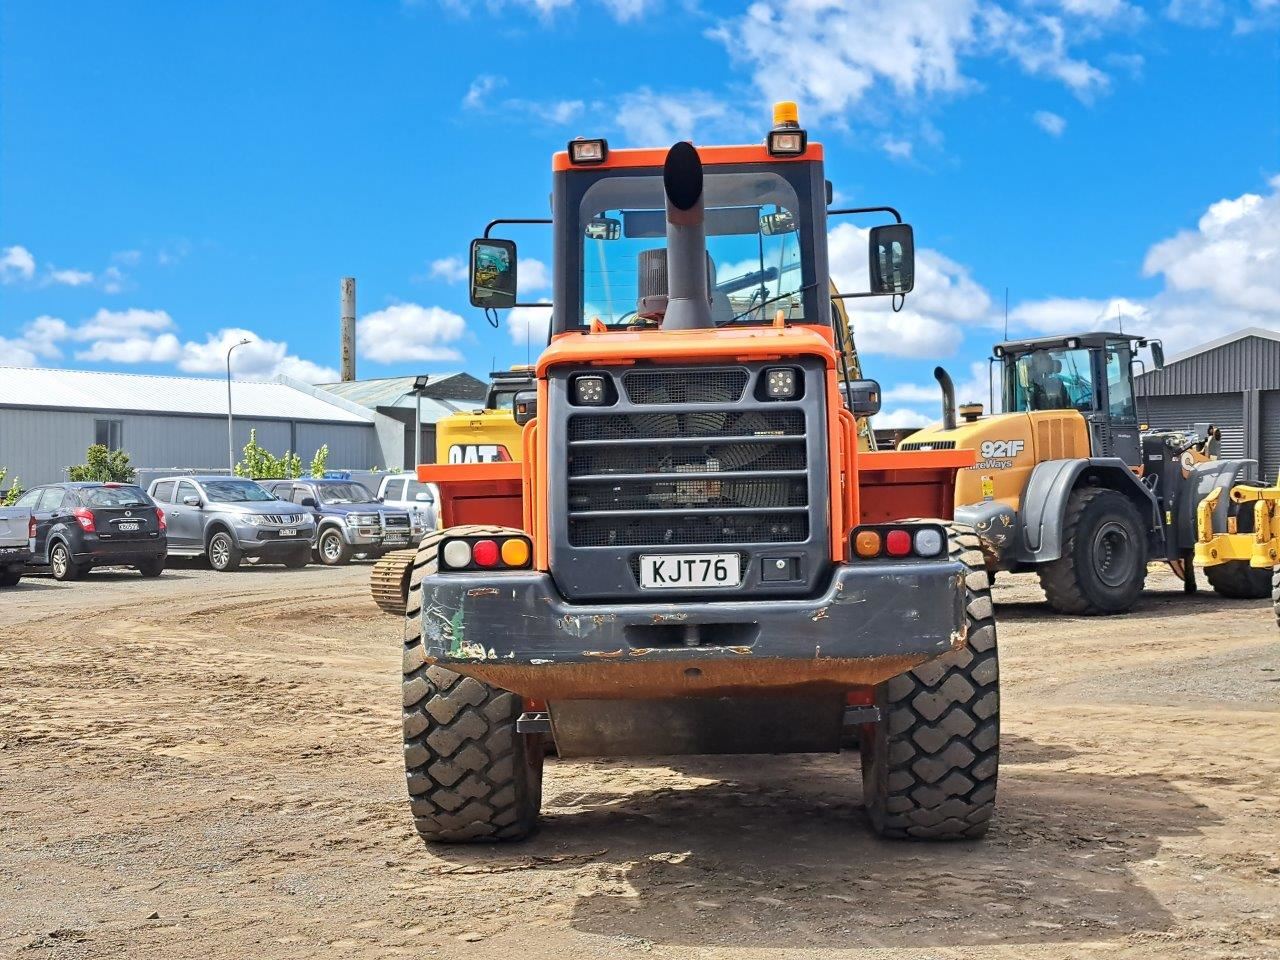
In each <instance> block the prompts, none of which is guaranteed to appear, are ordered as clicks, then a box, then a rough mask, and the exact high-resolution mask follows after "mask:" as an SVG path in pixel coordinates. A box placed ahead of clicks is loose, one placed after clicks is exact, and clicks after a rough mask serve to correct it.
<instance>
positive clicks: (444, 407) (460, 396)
mask: <svg viewBox="0 0 1280 960" xmlns="http://www.w3.org/2000/svg"><path fill="white" fill-rule="evenodd" d="M416 379H417V378H416V377H382V378H380V379H375V380H351V381H346V382H342V383H322V384H320V385H319V388H320V389H321V390H325V391H328V392H329V393H330V394H332V395H333V396H336V397H341V398H342V399H344V400H347V401H350V402H351V403H355V404H359V405H360V406H361V407H362V408H364V409H366V410H369V411H371V412H374V413H377V414H379V415H381V416H384V417H390V418H391V419H393V420H396V421H398V422H399V423H400V424H401V425H402V429H403V431H404V452H403V465H404V466H405V467H412V466H413V465H414V456H415V454H414V443H413V425H414V422H415V421H416V420H418V415H419V409H420V410H421V423H422V435H421V443H422V462H423V463H434V462H435V459H436V423H438V422H439V421H440V420H441V419H443V418H444V417H448V416H451V415H452V414H455V413H466V412H469V411H472V410H478V409H480V408H481V407H483V406H484V400H485V394H486V393H487V392H488V389H489V386H488V384H486V383H485V382H484V381H483V380H478V379H476V378H475V377H473V376H471V374H469V373H461V372H457V371H455V372H450V373H433V374H429V375H428V376H427V377H426V381H427V382H426V386H424V387H423V388H422V389H421V391H417V390H415V388H414V381H415V380H416ZM419 393H421V406H420V407H419V396H418V394H419Z"/></svg>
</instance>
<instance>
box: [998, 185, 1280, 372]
mask: <svg viewBox="0 0 1280 960" xmlns="http://www.w3.org/2000/svg"><path fill="white" fill-rule="evenodd" d="M1268 186H1269V187H1270V192H1269V193H1266V194H1265V195H1264V194H1254V193H1246V194H1242V195H1241V196H1238V197H1228V198H1225V199H1223V200H1219V201H1218V202H1216V203H1213V204H1211V205H1210V206H1209V207H1208V208H1207V209H1206V210H1205V213H1204V215H1203V216H1201V217H1200V220H1199V222H1198V223H1197V224H1196V228H1195V229H1194V230H1192V229H1188V230H1182V231H1179V232H1178V233H1177V234H1175V235H1174V236H1172V237H1169V238H1168V239H1165V240H1161V241H1159V242H1158V243H1156V244H1154V245H1152V247H1151V248H1150V250H1148V251H1147V255H1146V259H1145V261H1144V263H1143V274H1144V275H1145V276H1147V277H1160V278H1162V279H1163V281H1164V287H1163V289H1161V290H1160V291H1159V292H1158V293H1156V294H1155V295H1153V296H1151V297H1147V298H1136V297H1123V296H1116V297H1110V298H1098V299H1092V298H1062V297H1056V298H1047V299H1044V300H1037V301H1031V302H1028V303H1023V304H1019V305H1018V306H1017V307H1016V308H1015V309H1014V310H1012V311H1011V312H1010V319H1011V320H1013V321H1014V322H1016V323H1018V324H1020V325H1022V326H1024V327H1029V328H1031V329H1033V330H1037V331H1042V332H1050V331H1052V332H1060V331H1064V330H1082V329H1090V328H1105V329H1115V328H1116V327H1117V326H1118V324H1119V322H1120V321H1119V320H1118V319H1117V315H1119V317H1121V318H1123V324H1124V329H1125V330H1126V332H1133V333H1141V334H1145V335H1149V336H1155V337H1160V338H1161V339H1162V340H1163V341H1164V343H1165V345H1166V347H1167V348H1168V349H1169V350H1170V351H1171V352H1176V351H1179V350H1182V349H1185V348H1187V347H1191V346H1194V345H1195V344H1197V343H1203V342H1204V341H1206V340H1211V339H1213V338H1215V337H1220V336H1223V335H1225V334H1228V333H1231V332H1234V331H1236V330H1239V329H1241V328H1243V327H1254V326H1256V327H1266V328H1269V329H1272V330H1280V176H1278V177H1274V178H1272V179H1271V181H1270V182H1269V184H1268Z"/></svg>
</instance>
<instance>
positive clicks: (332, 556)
mask: <svg viewBox="0 0 1280 960" xmlns="http://www.w3.org/2000/svg"><path fill="white" fill-rule="evenodd" d="M320 553H321V554H322V555H323V556H324V558H325V560H327V561H328V562H329V563H337V562H338V558H339V557H340V556H342V544H341V543H340V542H339V541H338V535H337V534H336V533H326V534H325V535H324V538H323V539H322V540H321V541H320Z"/></svg>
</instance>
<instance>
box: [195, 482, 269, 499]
mask: <svg viewBox="0 0 1280 960" xmlns="http://www.w3.org/2000/svg"><path fill="white" fill-rule="evenodd" d="M204 492H205V494H207V495H208V497H209V499H210V500H211V501H213V502H214V503H261V502H265V501H267V500H274V499H275V497H273V496H272V495H271V494H269V493H267V491H266V490H265V489H264V488H262V487H260V486H258V484H256V483H254V482H253V481H252V480H208V481H205V484H204Z"/></svg>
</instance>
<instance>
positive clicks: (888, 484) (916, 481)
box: [858, 450, 977, 523]
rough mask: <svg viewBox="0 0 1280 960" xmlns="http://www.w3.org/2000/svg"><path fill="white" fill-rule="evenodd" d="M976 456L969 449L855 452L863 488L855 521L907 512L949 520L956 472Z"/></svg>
mask: <svg viewBox="0 0 1280 960" xmlns="http://www.w3.org/2000/svg"><path fill="white" fill-rule="evenodd" d="M976 461H977V454H976V453H975V452H974V451H973V450H919V451H909V452H899V451H896V450H885V451H877V452H864V453H860V454H859V455H858V485H859V487H860V488H861V490H862V491H863V493H864V496H863V499H862V503H863V507H862V510H861V517H860V519H861V522H863V523H884V522H888V521H891V520H904V519H908V518H911V517H920V518H927V519H934V518H937V519H939V520H950V519H952V517H954V515H955V479H956V473H957V472H958V471H960V470H963V469H964V468H966V467H971V466H973V464H974V463H975V462H976Z"/></svg>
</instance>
